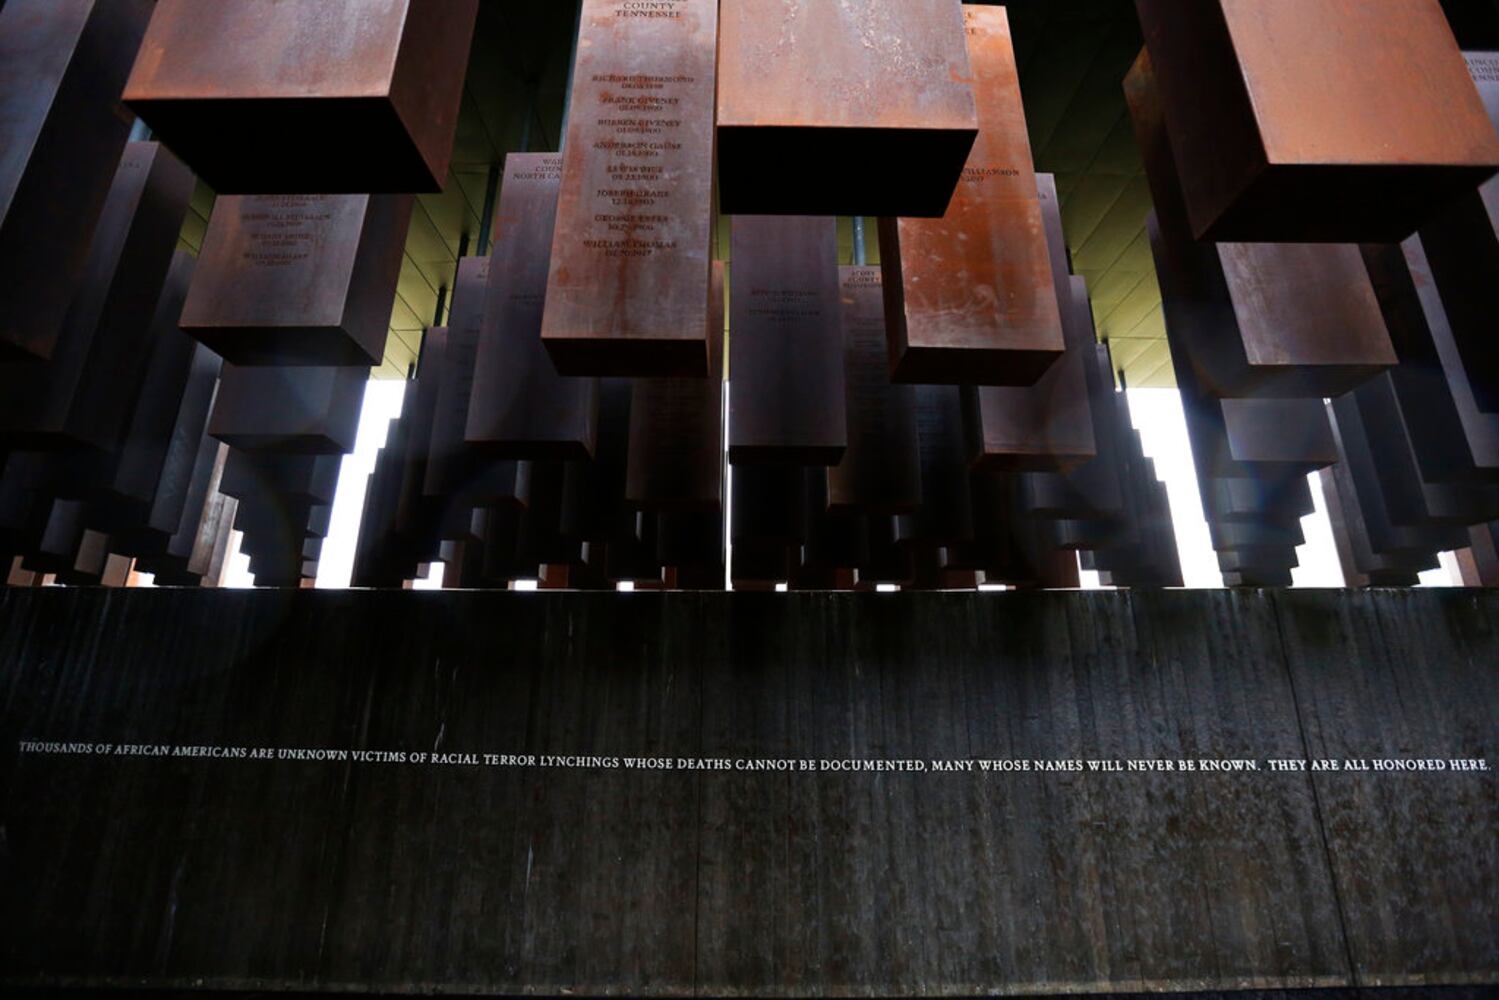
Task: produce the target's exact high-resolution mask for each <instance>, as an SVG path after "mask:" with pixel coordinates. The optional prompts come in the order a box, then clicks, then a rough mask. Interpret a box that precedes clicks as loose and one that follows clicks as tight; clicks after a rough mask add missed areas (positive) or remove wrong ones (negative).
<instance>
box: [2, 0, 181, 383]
mask: <svg viewBox="0 0 1499 1000" xmlns="http://www.w3.org/2000/svg"><path fill="white" fill-rule="evenodd" d="M3 6H4V10H3V11H0V361H16V360H25V359H46V358H49V357H51V356H52V350H53V347H54V345H55V344H56V343H57V337H58V334H59V332H60V330H61V328H62V321H63V316H64V314H65V313H66V312H67V309H68V301H69V299H70V298H71V297H72V295H73V292H74V290H75V289H76V287H77V283H78V280H79V278H80V276H81V275H82V273H83V263H84V259H85V258H86V257H87V255H88V251H89V234H90V233H91V232H92V231H93V228H94V225H95V223H96V222H97V221H98V219H99V212H100V210H101V209H102V208H103V207H104V198H105V196H106V195H107V194H108V193H109V185H110V181H111V179H112V178H113V177H114V173H115V164H116V163H118V162H119V159H120V153H121V151H122V150H124V148H125V140H126V138H127V137H128V136H129V134H130V116H129V115H128V114H127V113H126V112H125V111H124V110H123V109H122V108H121V107H120V105H119V94H120V88H121V87H122V86H123V85H124V82H125V77H126V76H127V75H128V74H129V72H130V64H131V62H132V61H133V60H134V58H135V49H136V45H137V44H138V43H139V42H140V38H141V35H142V34H144V33H145V30H146V21H147V19H148V18H149V17H150V16H151V4H150V2H149V0H10V2H9V3H7V4H4V5H3Z"/></svg>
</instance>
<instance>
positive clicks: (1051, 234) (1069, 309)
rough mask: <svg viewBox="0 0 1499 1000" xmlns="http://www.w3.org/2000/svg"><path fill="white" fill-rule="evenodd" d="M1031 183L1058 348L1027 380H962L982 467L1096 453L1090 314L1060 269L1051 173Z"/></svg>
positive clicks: (1035, 464)
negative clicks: (1055, 307) (1057, 306)
mask: <svg viewBox="0 0 1499 1000" xmlns="http://www.w3.org/2000/svg"><path fill="white" fill-rule="evenodd" d="M981 141H982V140H981ZM1036 190H1037V195H1038V200H1037V206H1036V216H1037V218H1038V220H1039V222H1040V223H1041V239H1042V241H1043V243H1044V244H1047V249H1048V252H1047V255H1046V257H1045V258H1044V260H1045V261H1046V262H1047V264H1048V270H1049V273H1050V276H1051V281H1052V288H1053V299H1054V300H1055V301H1057V302H1058V303H1061V304H1062V313H1061V317H1060V323H1061V324H1062V326H1061V329H1062V331H1063V342H1062V346H1063V353H1062V355H1061V356H1060V357H1059V358H1057V360H1056V361H1055V362H1053V363H1052V365H1051V367H1050V368H1048V369H1047V370H1046V371H1045V372H1044V373H1042V375H1041V377H1040V378H1039V379H1038V380H1037V381H1036V383H1035V384H1034V385H1029V386H1024V387H998V386H980V387H965V389H964V396H963V405H964V408H965V412H966V419H967V421H968V434H969V442H970V446H971V448H972V451H973V464H974V466H975V467H977V468H984V469H987V470H990V471H1054V470H1058V469H1067V468H1071V467H1074V466H1077V465H1080V464H1082V463H1084V462H1087V461H1088V460H1089V459H1092V458H1095V457H1097V455H1098V444H1097V435H1096V433H1095V431H1094V428H1093V414H1092V408H1091V406H1090V404H1089V379H1088V371H1087V369H1088V367H1089V366H1090V365H1092V364H1093V361H1094V354H1093V348H1094V345H1095V344H1096V338H1095V334H1094V331H1093V323H1092V315H1091V312H1090V311H1089V310H1087V309H1085V308H1084V306H1085V304H1086V297H1085V296H1086V291H1084V298H1083V301H1082V302H1081V303H1080V302H1079V301H1078V299H1077V295H1076V294H1075V293H1074V291H1073V279H1072V276H1071V275H1070V274H1069V273H1068V267H1067V245H1066V241H1065V236H1064V235H1063V234H1062V229H1061V220H1060V212H1059V211H1058V210H1057V204H1058V203H1057V199H1056V181H1055V178H1053V177H1051V176H1050V175H1044V176H1042V177H1039V178H1036ZM1043 206H1044V210H1043ZM1079 280H1081V279H1079ZM1069 327H1070V329H1069Z"/></svg>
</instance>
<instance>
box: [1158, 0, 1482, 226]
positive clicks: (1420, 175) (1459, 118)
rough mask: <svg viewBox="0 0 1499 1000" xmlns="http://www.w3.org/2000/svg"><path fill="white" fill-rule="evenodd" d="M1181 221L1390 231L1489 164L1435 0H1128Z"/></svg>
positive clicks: (1476, 179) (1469, 90)
mask: <svg viewBox="0 0 1499 1000" xmlns="http://www.w3.org/2000/svg"><path fill="white" fill-rule="evenodd" d="M1135 7H1136V9H1137V11H1138V12H1139V15H1140V23H1141V26H1142V27H1143V29H1144V33H1145V44H1146V47H1147V48H1148V49H1149V50H1150V55H1151V59H1152V61H1153V62H1154V64H1155V68H1156V74H1157V77H1158V78H1159V80H1160V87H1161V98H1162V102H1163V111H1164V115H1165V120H1166V123H1167V127H1168V131H1169V133H1170V141H1171V148H1172V151H1173V154H1174V156H1175V159H1176V162H1177V164H1178V165H1179V167H1180V173H1181V177H1182V184H1183V194H1184V197H1185V200H1186V204H1187V206H1188V212H1189V214H1190V217H1191V225H1192V231H1193V233H1194V235H1196V236H1197V237H1198V238H1201V239H1208V240H1213V241H1219V242H1221V241H1225V240H1237V241H1245V242H1299V241H1314V242H1394V241H1399V240H1402V239H1404V238H1405V237H1407V236H1409V235H1410V234H1411V233H1412V232H1413V231H1415V229H1416V228H1417V227H1419V226H1420V225H1422V224H1423V223H1424V222H1426V220H1427V219H1428V218H1429V217H1430V216H1431V215H1432V214H1433V213H1434V212H1435V211H1436V210H1437V209H1438V208H1440V207H1441V206H1442V205H1443V204H1444V203H1445V202H1447V201H1449V200H1450V199H1452V198H1453V197H1455V196H1457V195H1459V194H1462V193H1463V192H1464V191H1471V190H1472V189H1473V188H1475V187H1477V186H1478V185H1479V184H1480V183H1482V182H1483V181H1484V180H1485V179H1487V178H1488V177H1490V176H1492V175H1493V173H1494V171H1495V169H1496V168H1499V136H1496V135H1495V133H1494V129H1493V128H1492V127H1491V126H1490V125H1489V122H1488V117H1487V115H1485V113H1484V109H1483V105H1482V103H1481V102H1480V101H1479V99H1478V95H1477V94H1476V92H1475V91H1474V88H1473V84H1472V81H1471V80H1470V79H1469V78H1468V74H1467V72H1466V68H1465V66H1464V65H1463V60H1462V55H1461V53H1460V52H1459V50H1458V48H1457V43H1456V40H1455V39H1454V38H1453V36H1452V31H1451V29H1450V28H1449V27H1448V25H1447V22H1446V19H1445V18H1444V16H1443V14H1442V8H1441V5H1440V4H1439V3H1438V2H1437V0H1320V2H1316V3H1308V2H1306V0H1136V2H1135Z"/></svg>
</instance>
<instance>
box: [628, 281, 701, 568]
mask: <svg viewBox="0 0 1499 1000" xmlns="http://www.w3.org/2000/svg"><path fill="white" fill-rule="evenodd" d="M724 309H725V302H724V266H723V264H722V263H721V262H718V261H715V262H714V264H713V309H712V311H711V313H710V317H709V321H708V344H709V353H708V358H709V362H708V363H709V367H710V368H711V370H712V374H710V375H709V376H708V377H707V378H672V379H667V378H649V379H644V378H643V379H637V380H636V381H635V386H634V390H633V397H632V399H631V402H630V445H629V451H630V454H629V462H628V464H627V466H626V472H625V501H626V502H627V503H629V504H631V505H632V506H636V507H641V508H645V509H648V510H656V511H716V510H718V509H719V508H720V507H721V506H722V504H723V474H724V470H723V466H724V457H723V374H722V373H723V346H724V344H723V342H724V320H725V316H724ZM673 564H677V563H676V562H674V563H673Z"/></svg>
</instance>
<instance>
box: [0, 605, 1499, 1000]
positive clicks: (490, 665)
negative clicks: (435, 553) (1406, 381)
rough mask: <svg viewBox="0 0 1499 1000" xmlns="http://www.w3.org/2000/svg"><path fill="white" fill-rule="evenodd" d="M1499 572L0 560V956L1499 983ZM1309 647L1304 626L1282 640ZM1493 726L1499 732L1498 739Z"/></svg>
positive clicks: (21, 975)
mask: <svg viewBox="0 0 1499 1000" xmlns="http://www.w3.org/2000/svg"><path fill="white" fill-rule="evenodd" d="M1496 622H1499V597H1496V596H1494V595H1491V594H1487V593H1480V592H1475V591H1467V592H1458V591H1448V592H1440V591H1411V592H1382V591H1381V592H1366V593H1351V592H1337V593H1333V592H1325V593H1324V592H1312V593H1307V592H1283V593H1275V594H1268V593H1265V592H1243V593H1230V592H1226V591H1220V592H1185V591H1177V592H1161V593H1150V594H1146V593H1135V594H1132V593H1128V592H1094V593H1040V594H1003V595H1000V594H982V595H978V594H966V595H939V594H932V595H918V594H904V595H884V594H881V595H872V594H871V595H827V594H804V595H802V594H798V595H774V594H735V595H688V594H676V595H650V594H629V595H626V594H598V595H578V594H564V595H548V594H504V593H488V594H486V593H430V594H429V593H420V592H397V593H371V592H364V593H361V592H342V593H340V592H327V591H301V592H286V593H277V592H235V591H203V592H195V591H188V592H182V591H179V592H170V591H154V592H153V591H113V592H110V591H102V590H99V591H92V590H52V589H49V590H20V589H11V590H5V591H0V834H3V838H0V932H3V933H0V985H3V984H11V985H19V984H43V985H46V984H58V983H69V984H83V985H109V984H114V985H124V984H134V985H137V986H142V985H148V986H152V987H157V988H162V989H171V988H182V987H185V986H188V985H190V984H192V983H194V982H197V981H200V980H201V981H202V982H203V983H205V984H208V985H212V986H214V987H217V988H223V989H230V990H251V989H262V988H281V989H300V990H319V989H344V988H351V987H358V988H363V989H371V990H376V991H383V992H392V993H398V992H408V991H424V992H443V991H447V992H464V991H489V992H497V993H503V992H509V993H517V992H522V991H526V992H534V993H540V994H557V993H561V992H563V991H572V992H575V993H578V994H585V995H586V994H598V993H603V992H606V991H607V992H615V993H617V992H627V991H628V992H632V993H642V994H653V995H674V996H685V995H700V996H721V995H729V994H736V995H747V994H749V995H783V996H791V995H796V996H802V995H824V996H826V995H838V994H855V993H857V994H880V995H893V994H900V995H937V994H949V995H950V994H971V993H989V992H996V991H999V992H1041V991H1046V992H1063V993H1065V992H1072V991H1100V990H1118V991H1125V992H1131V991H1136V992H1138V991H1151V990H1162V989H1169V990H1220V989H1232V988H1246V987H1257V988H1264V989H1275V988H1287V987H1303V988H1304V987H1314V986H1324V987H1329V986H1350V987H1373V986H1401V985H1418V984H1422V983H1428V984H1429V983H1458V984H1469V985H1473V984H1485V983H1487V984H1492V983H1494V982H1496V981H1499V940H1496V939H1499V933H1496V931H1495V928H1496V927H1499V914H1496V913H1495V907H1496V903H1495V900H1496V899H1499V871H1496V867H1499V866H1496V861H1495V851H1494V847H1493V845H1494V844H1495V843H1496V842H1499V805H1496V802H1499V788H1496V784H1499V783H1496V780H1495V773H1496V772H1493V771H1489V772H1486V773H1480V774H1468V775H1456V774H1452V773H1450V772H1448V773H1442V774H1430V773H1426V774H1400V775H1394V776H1390V775H1377V774H1376V775H1362V774H1349V773H1317V774H1313V773H1310V772H1283V773H1274V772H1266V771H1261V772H1257V773H1251V774H1244V773H1190V774H1182V773H1178V772H1165V773H1140V772H1125V773H1095V772H1081V773H1078V772H1063V773H1038V772H1034V771H1033V772H1014V773H1007V774H1004V775H994V774H988V775H985V774H983V773H982V772H977V771H976V772H974V773H971V774H970V773H933V772H930V771H928V772H925V773H908V772H879V773H870V772H857V773H842V772H822V771H810V772H790V773H787V772H742V771H733V770H730V771H694V772H683V771H676V770H672V771H648V772H642V771H637V770H629V769H625V768H591V769H588V768H585V769H542V768H531V769H526V768H485V767H468V766H445V767H432V766H430V765H417V764H369V763H357V762H352V761H349V762H335V761H321V762H312V761H287V760H269V761H263V760H207V759H197V758H180V757H175V758H122V757H100V756H57V755H48V756H41V755H36V754H24V755H23V754H20V753H19V752H18V749H19V741H20V740H22V739H42V740H66V741H94V742H100V741H106V742H111V743H116V744H119V743H125V742H149V743H170V744H177V745H190V744H214V745H221V746H240V745H243V746H272V747H304V748H320V747H333V748H349V749H361V748H368V749H380V750H398V751H406V752H417V751H422V752H428V753H431V752H450V753H496V754H537V755H540V754H563V755H599V756H605V757H612V756H620V757H623V756H652V755H661V756H669V757H672V758H677V757H694V758H719V757H725V758H759V757H767V758H829V759H843V758H853V757H859V758H887V759H906V758H911V759H921V760H931V759H934V758H952V759H962V760H967V759H993V758H1022V759H1038V758H1039V759H1061V758H1152V759H1153V758H1161V759H1171V760H1176V759H1180V758H1183V757H1187V758H1235V757H1247V758H1255V759H1260V760H1264V759H1267V758H1271V757H1285V758H1303V757H1308V756H1311V757H1319V756H1327V757H1338V758H1343V757H1370V758H1374V757H1410V756H1413V755H1420V756H1430V757H1438V758H1448V757H1459V756H1460V757H1483V756H1484V755H1485V754H1486V753H1487V754H1489V755H1491V756H1492V755H1493V754H1494V748H1495V747H1496V746H1499V710H1496V709H1499V705H1496V700H1499V695H1496V688H1495V680H1496V677H1495V674H1496V672H1499V625H1496ZM1288 651H1289V655H1288ZM1493 763H1494V762H1491V766H1493Z"/></svg>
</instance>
